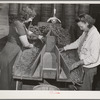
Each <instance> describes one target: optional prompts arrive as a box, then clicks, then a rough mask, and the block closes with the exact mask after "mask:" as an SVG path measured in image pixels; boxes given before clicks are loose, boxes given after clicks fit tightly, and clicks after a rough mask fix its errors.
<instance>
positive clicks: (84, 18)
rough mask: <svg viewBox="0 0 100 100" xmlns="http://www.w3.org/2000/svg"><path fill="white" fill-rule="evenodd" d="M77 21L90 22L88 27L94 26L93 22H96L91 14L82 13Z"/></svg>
mask: <svg viewBox="0 0 100 100" xmlns="http://www.w3.org/2000/svg"><path fill="white" fill-rule="evenodd" d="M75 21H76V22H77V23H78V22H83V23H86V22H87V23H88V24H89V25H88V28H91V27H92V26H93V24H94V23H95V19H93V18H92V17H91V16H90V15H88V14H80V15H79V16H78V17H77V18H76V20H75Z"/></svg>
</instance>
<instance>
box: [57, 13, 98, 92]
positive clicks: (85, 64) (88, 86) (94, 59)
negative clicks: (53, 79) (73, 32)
mask: <svg viewBox="0 0 100 100" xmlns="http://www.w3.org/2000/svg"><path fill="white" fill-rule="evenodd" d="M76 23H77V25H78V26H79V28H80V29H81V30H82V31H83V33H82V35H81V36H80V37H79V38H78V39H77V40H76V41H75V42H73V43H71V44H68V45H66V46H64V47H63V48H60V49H59V50H60V52H62V51H66V50H71V49H77V48H78V54H79V58H80V61H78V62H75V63H74V64H73V65H72V66H71V68H72V69H71V70H73V69H75V68H77V67H78V66H82V68H83V70H84V72H85V74H84V77H83V83H82V84H81V86H80V87H79V90H92V84H93V78H94V76H95V75H96V73H97V67H98V66H99V65H100V34H99V32H98V30H97V28H96V27H95V26H94V23H95V19H93V18H92V17H91V16H90V15H88V14H81V15H79V16H78V17H77V18H76Z"/></svg>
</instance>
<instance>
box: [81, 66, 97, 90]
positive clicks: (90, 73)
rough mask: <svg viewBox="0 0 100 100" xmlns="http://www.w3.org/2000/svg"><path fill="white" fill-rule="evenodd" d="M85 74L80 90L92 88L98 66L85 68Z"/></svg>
mask: <svg viewBox="0 0 100 100" xmlns="http://www.w3.org/2000/svg"><path fill="white" fill-rule="evenodd" d="M83 70H84V72H85V74H84V77H83V84H82V85H81V86H80V87H79V90H87V91H88V90H92V84H93V78H94V75H96V73H97V67H94V68H85V67H84V68H83Z"/></svg>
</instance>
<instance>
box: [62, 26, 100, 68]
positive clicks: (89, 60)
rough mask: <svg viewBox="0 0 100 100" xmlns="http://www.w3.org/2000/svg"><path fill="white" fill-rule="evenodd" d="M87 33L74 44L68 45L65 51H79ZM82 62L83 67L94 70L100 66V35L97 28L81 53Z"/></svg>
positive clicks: (93, 29)
mask: <svg viewBox="0 0 100 100" xmlns="http://www.w3.org/2000/svg"><path fill="white" fill-rule="evenodd" d="M85 34H86V33H85V32H83V34H82V35H81V36H80V37H79V38H78V39H77V40H76V41H75V42H73V43H71V44H70V45H66V46H65V47H64V49H65V50H68V49H77V48H78V47H79V45H80V43H81V41H82V39H83V38H84V36H85ZM79 58H80V60H83V62H84V65H83V67H86V68H93V67H96V66H97V65H99V64H100V34H99V32H98V30H97V29H96V27H95V26H93V27H92V28H91V29H90V30H89V32H88V36H87V38H86V40H85V41H84V43H83V45H82V47H81V51H80V53H79Z"/></svg>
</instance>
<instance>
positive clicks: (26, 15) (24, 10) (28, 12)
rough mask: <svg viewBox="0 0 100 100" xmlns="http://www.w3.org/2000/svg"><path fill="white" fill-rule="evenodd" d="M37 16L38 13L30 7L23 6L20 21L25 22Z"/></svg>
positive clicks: (19, 16) (19, 15)
mask: <svg viewBox="0 0 100 100" xmlns="http://www.w3.org/2000/svg"><path fill="white" fill-rule="evenodd" d="M35 15H36V12H35V11H34V10H32V9H30V8H29V7H28V6H23V7H22V10H21V11H20V12H19V14H18V19H19V20H20V21H24V20H27V19H28V18H30V17H33V16H35Z"/></svg>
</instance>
